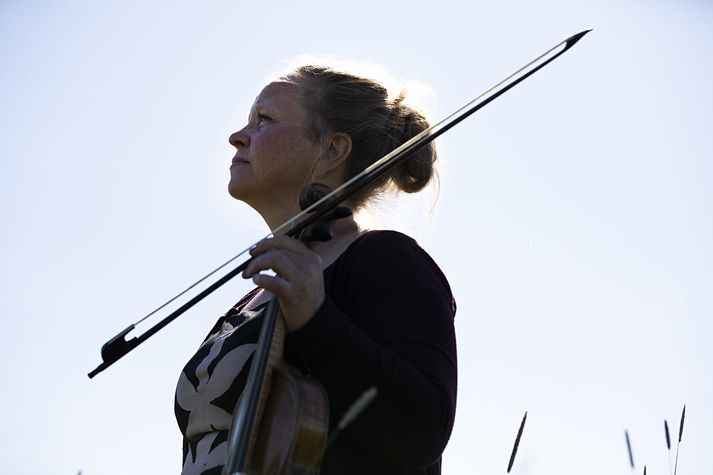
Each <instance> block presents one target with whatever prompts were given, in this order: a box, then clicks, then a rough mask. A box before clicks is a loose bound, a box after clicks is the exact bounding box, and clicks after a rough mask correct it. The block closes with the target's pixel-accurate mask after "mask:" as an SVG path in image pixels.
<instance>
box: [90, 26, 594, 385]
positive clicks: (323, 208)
mask: <svg viewBox="0 0 713 475" xmlns="http://www.w3.org/2000/svg"><path fill="white" fill-rule="evenodd" d="M590 31H591V30H585V31H582V32H580V33H577V34H576V35H572V36H570V37H569V38H567V39H565V40H563V41H561V42H560V43H558V44H556V45H555V46H553V47H552V48H550V49H549V50H547V51H545V52H544V53H542V54H541V55H540V56H538V57H537V58H535V59H533V60H532V61H530V62H529V63H527V64H526V65H525V66H523V67H521V68H520V69H518V70H517V71H515V72H514V73H512V74H511V75H509V76H508V77H506V78H505V79H503V80H502V81H500V82H498V83H497V84H495V85H494V86H493V87H491V88H490V89H488V90H487V91H485V92H483V93H482V94H480V95H479V96H477V97H475V98H474V99H472V100H471V101H469V102H468V103H466V104H465V105H463V106H462V107H460V108H459V109H458V110H456V111H455V112H453V113H452V114H450V115H449V116H447V117H446V118H444V119H443V120H441V121H440V122H438V123H436V124H434V125H432V126H431V127H429V128H427V129H425V130H424V131H422V132H420V133H419V134H417V135H415V136H414V137H412V138H411V139H409V140H408V141H406V142H404V143H403V144H402V145H400V146H399V147H397V148H395V149H394V150H393V151H391V152H389V153H388V154H386V155H384V156H383V157H381V158H380V159H378V160H377V161H375V162H374V163H372V164H371V165H370V166H368V167H367V168H365V169H364V170H363V171H362V172H360V173H358V174H357V175H355V176H354V177H352V178H351V179H349V180H347V181H346V182H344V183H343V184H342V185H340V186H339V187H338V188H335V189H334V190H333V191H331V192H330V193H328V194H326V195H325V196H324V197H322V198H321V199H319V200H317V201H316V202H314V203H313V204H312V205H310V206H309V207H307V208H305V209H304V210H302V211H301V212H299V213H298V214H296V215H295V216H293V217H292V218H290V219H288V220H287V221H285V222H284V223H282V224H281V225H280V226H278V227H277V228H275V229H273V230H272V231H271V232H270V233H269V234H267V235H266V236H265V237H264V238H263V239H265V238H268V237H270V236H274V235H276V234H279V233H282V232H284V233H285V234H287V235H288V236H292V237H296V236H299V234H300V233H301V232H302V230H304V229H305V228H306V227H308V226H310V225H311V224H313V223H315V222H316V221H318V220H320V219H322V218H324V217H325V216H326V215H327V214H328V213H333V212H334V210H335V209H336V208H337V206H338V205H339V204H340V203H342V202H344V201H345V200H346V199H348V198H349V197H351V196H352V195H354V193H356V192H357V191H359V190H360V189H361V188H363V187H364V186H365V185H366V184H368V183H370V182H372V181H373V180H374V179H376V178H378V177H380V176H382V175H383V174H385V173H387V172H388V171H389V170H391V169H392V168H394V167H396V166H397V165H398V164H399V163H401V162H403V161H404V160H406V159H407V158H409V157H410V156H411V154H413V153H414V152H415V151H416V150H418V149H420V148H421V147H423V146H425V145H427V144H428V143H430V142H433V141H434V140H435V139H436V138H438V137H439V136H441V135H442V134H444V133H445V132H447V131H448V130H450V129H451V128H452V127H454V126H455V125H456V124H459V123H460V122H462V121H463V120H465V119H466V118H468V117H470V116H471V115H472V114H474V113H475V112H477V111H478V110H480V109H482V108H483V107H485V106H486V105H488V104H490V103H491V102H492V101H494V100H495V99H496V98H498V97H500V96H501V95H502V94H504V93H506V92H507V91H509V90H510V89H512V88H513V87H515V86H516V85H518V84H520V83H521V82H522V81H524V80H525V79H527V78H528V77H530V76H531V75H533V74H535V73H536V72H537V71H539V70H540V69H542V68H544V67H545V66H547V65H548V64H549V63H551V62H552V61H554V60H555V59H557V58H558V57H559V56H560V55H562V54H563V53H564V52H565V51H567V50H569V49H570V48H571V47H572V46H574V45H575V44H576V43H577V42H578V41H579V40H580V39H582V37H583V36H584V35H586V34H587V33H589V32H590ZM251 247H252V246H251ZM249 249H250V248H247V249H245V250H244V251H242V252H241V253H239V254H237V255H236V256H234V257H232V258H231V259H229V260H228V261H226V262H225V263H223V264H222V265H220V266H219V267H217V268H216V269H215V270H213V271H212V272H210V273H209V274H207V275H206V276H204V277H202V278H201V279H200V280H198V281H196V282H195V283H194V284H192V285H190V286H189V287H188V288H186V289H185V290H184V291H183V292H181V293H179V294H178V295H176V296H175V297H173V298H171V299H170V300H168V301H167V302H165V303H164V304H162V305H161V306H159V307H157V308H156V309H155V310H153V311H152V312H150V313H148V314H147V315H146V316H144V317H143V318H141V319H140V320H139V321H137V322H135V323H132V324H131V325H129V326H128V327H126V328H125V329H124V330H122V331H121V332H119V333H118V334H117V335H116V336H114V337H113V338H111V339H110V340H109V341H107V342H106V343H104V345H103V346H102V348H101V357H102V362H101V364H99V366H97V367H96V368H95V369H94V370H93V371H91V372H90V373H89V374H88V376H89V377H90V378H93V377H94V376H96V375H97V374H99V373H100V372H102V371H104V370H105V369H107V368H108V367H109V366H111V365H112V364H114V363H115V362H116V361H117V360H119V359H120V358H121V357H123V356H124V355H126V354H127V353H129V352H130V351H131V350H133V349H134V348H136V347H137V346H138V345H140V344H141V343H143V342H144V341H146V340H147V339H149V338H150V337H151V336H153V335H154V334H155V333H157V332H158V331H159V330H161V329H162V328H163V327H165V326H166V325H168V324H169V323H171V322H172V321H173V320H175V319H176V318H178V317H179V316H180V315H182V314H183V313H185V312H186V311H187V310H188V309H190V308H191V307H193V306H194V305H195V304H197V303H198V302H200V301H201V300H203V299H204V298H205V297H207V296H208V295H210V294H211V293H213V292H214V291H215V290H216V289H218V288H219V287H221V286H222V285H223V284H225V283H226V282H228V281H229V280H231V279H232V278H233V277H235V276H236V275H238V274H240V273H241V272H242V271H243V270H245V268H246V267H247V265H248V264H249V263H250V261H251V260H252V258H250V259H248V260H247V261H245V262H243V263H242V264H240V265H239V266H237V267H235V268H234V269H232V270H231V271H229V272H227V273H226V274H225V275H223V276H222V277H220V278H219V279H218V280H216V281H215V282H213V283H212V284H211V285H210V286H208V287H207V288H205V289H204V290H203V291H201V292H200V293H198V294H197V295H196V296H194V297H193V298H191V299H190V300H189V301H188V302H186V303H185V304H183V305H181V306H180V307H179V308H178V309H176V310H175V311H173V312H172V313H171V314H169V315H168V316H166V317H165V318H163V319H162V320H161V321H159V322H158V323H156V324H155V325H154V326H153V327H151V328H149V329H148V330H146V331H145V332H144V333H142V334H141V335H139V336H135V337H133V338H131V339H130V340H127V339H126V336H127V335H128V334H129V333H130V332H131V331H132V330H134V328H136V326H137V325H139V324H140V323H141V322H143V321H144V320H146V319H148V318H149V317H151V316H152V315H154V314H156V313H157V312H159V311H160V310H162V309H163V308H165V307H166V306H168V305H170V304H171V303H173V302H174V301H176V300H177V299H179V298H180V297H182V296H183V295H185V294H186V293H187V292H189V291H190V290H192V289H193V288H195V287H196V286H198V285H199V284H201V283H203V282H204V281H205V280H206V279H208V278H210V277H211V276H213V275H215V274H216V273H217V272H218V271H220V270H221V269H223V268H224V267H226V266H227V265H228V264H230V263H231V262H233V261H235V260H236V259H237V258H238V257H240V256H242V255H244V254H245V253H246V252H247V251H248V250H249Z"/></svg>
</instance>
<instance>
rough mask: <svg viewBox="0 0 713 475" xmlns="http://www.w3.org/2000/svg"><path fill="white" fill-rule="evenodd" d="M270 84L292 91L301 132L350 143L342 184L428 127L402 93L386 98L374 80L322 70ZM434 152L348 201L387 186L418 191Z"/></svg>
mask: <svg viewBox="0 0 713 475" xmlns="http://www.w3.org/2000/svg"><path fill="white" fill-rule="evenodd" d="M276 82H278V83H288V84H293V85H295V86H296V87H297V95H298V100H299V102H300V103H301V104H302V106H303V107H304V109H305V111H306V112H307V124H306V126H307V132H308V134H309V135H310V137H311V139H312V140H314V141H316V142H319V141H320V140H321V139H322V137H324V136H325V135H327V134H332V133H344V134H347V135H348V136H349V137H350V139H351V152H350V153H349V156H348V157H347V158H346V160H345V164H344V168H343V170H344V176H343V180H347V179H349V178H351V177H352V176H354V175H356V174H357V173H359V172H361V171H362V170H364V169H365V168H366V167H368V166H369V165H371V164H372V163H374V162H375V161H376V160H378V159H379V158H381V157H382V156H384V155H386V154H387V153H389V152H391V151H392V150H393V149H395V148H396V147H398V146H399V145H401V144H403V143H404V142H406V141H407V140H409V139H410V138H412V137H413V136H415V135H417V134H418V133H419V132H421V131H423V130H425V129H426V128H428V127H429V123H428V121H427V120H426V118H425V117H424V116H423V114H421V112H419V111H418V110H416V109H414V108H412V107H411V106H409V105H406V104H405V103H404V99H405V92H404V91H402V92H401V94H399V95H398V96H396V97H391V96H390V95H389V92H388V91H387V90H386V88H385V87H384V86H382V85H381V84H379V83H378V82H377V81H375V80H372V79H367V78H363V77H359V76H356V75H353V74H350V73H346V72H341V71H338V70H335V69H332V68H330V67H327V66H315V65H306V66H299V67H297V68H295V69H294V70H293V71H292V72H289V73H287V74H285V75H284V76H282V77H281V78H279V79H278V80H277V81H276ZM435 160H436V149H435V146H434V145H433V143H431V144H428V145H427V146H425V147H423V148H422V149H421V150H419V151H418V152H416V153H415V154H414V155H413V156H412V157H411V158H409V159H407V160H406V161H405V162H402V164H401V165H399V166H398V167H396V168H395V169H394V170H392V171H391V173H390V174H389V175H388V176H385V177H383V178H381V179H380V180H377V182H375V183H374V184H373V185H372V186H370V187H369V188H367V189H364V190H363V191H361V192H360V193H358V194H357V195H355V196H354V197H353V198H352V200H351V201H352V205H353V206H357V207H358V206H361V205H363V204H365V203H366V202H368V201H369V199H370V198H372V197H374V196H375V195H376V194H378V193H379V192H380V191H381V190H382V189H384V188H385V187H388V186H389V185H393V186H394V187H395V188H397V189H398V190H401V191H405V192H407V193H414V192H417V191H419V190H421V189H423V188H424V187H425V186H426V185H427V184H428V183H429V182H430V181H431V179H432V178H433V175H434V162H435Z"/></svg>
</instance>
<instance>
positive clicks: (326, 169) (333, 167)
mask: <svg viewBox="0 0 713 475" xmlns="http://www.w3.org/2000/svg"><path fill="white" fill-rule="evenodd" d="M351 152H352V138H351V137H350V136H349V134H347V133H345V132H333V133H329V134H326V135H325V136H324V137H323V139H322V156H321V158H320V160H319V161H318V162H317V166H316V170H315V171H316V173H317V175H318V176H320V177H328V176H329V177H331V178H336V179H338V180H340V181H339V184H341V180H342V179H343V173H342V170H343V167H344V165H345V164H346V160H347V158H348V157H349V154H351ZM337 172H338V173H337ZM335 174H336V176H335Z"/></svg>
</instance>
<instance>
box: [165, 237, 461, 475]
mask: <svg viewBox="0 0 713 475" xmlns="http://www.w3.org/2000/svg"><path fill="white" fill-rule="evenodd" d="M324 278H325V290H326V299H325V301H324V303H323V304H322V306H321V307H320V308H319V310H318V311H317V313H316V314H315V315H314V316H313V318H312V319H311V320H310V321H309V322H308V323H307V324H305V325H304V326H303V327H302V328H300V329H299V330H297V331H295V332H292V333H290V334H289V335H288V336H287V340H286V348H285V359H286V360H287V361H288V362H289V363H292V364H295V365H296V366H298V367H301V368H302V369H303V370H304V371H305V372H306V373H308V374H310V375H312V376H313V377H315V378H316V379H317V380H319V381H320V382H321V383H322V384H323V385H324V387H325V389H326V391H327V395H328V397H329V408H330V424H331V426H332V427H330V430H331V429H334V425H336V423H337V422H338V421H339V419H340V418H341V416H342V415H343V414H344V412H345V411H346V410H347V408H348V407H349V406H350V405H351V404H352V403H353V402H354V401H355V400H356V399H357V398H358V397H359V396H360V395H361V394H362V393H363V391H364V390H366V389H367V388H369V387H371V386H376V387H377V389H378V391H379V393H378V396H377V398H376V399H375V400H374V402H373V403H372V404H371V405H370V406H369V407H368V408H367V410H366V411H365V412H364V413H363V414H362V415H360V416H359V417H358V418H357V419H356V420H355V421H354V422H353V423H352V424H351V425H350V426H349V427H347V428H346V429H345V430H344V431H343V432H342V433H341V434H340V435H339V436H338V437H337V438H336V439H335V440H334V442H333V444H332V445H331V446H330V447H329V449H328V451H327V452H326V454H325V456H324V459H323V462H322V470H321V472H320V473H321V474H322V475H350V474H359V475H363V474H365V473H368V474H372V475H379V474H389V475H400V474H403V475H407V474H408V475H417V474H418V475H421V474H423V475H435V474H440V455H441V453H442V451H443V449H444V447H445V445H446V442H447V441H448V437H449V436H450V432H451V428H452V426H453V420H454V417H455V404H456V383H457V369H456V343H455V334H454V329H453V317H454V315H455V302H454V300H453V296H452V294H451V290H450V287H449V285H448V282H447V280H446V278H445V277H444V275H443V273H442V272H441V271H440V269H439V268H438V266H437V265H436V264H435V262H433V260H432V259H431V258H430V256H428V254H427V253H426V252H425V251H424V250H423V249H421V248H420V247H419V246H418V244H417V243H416V242H415V241H414V240H413V239H411V238H409V237H408V236H405V235H403V234H401V233H397V232H394V231H371V232H368V233H365V234H363V235H362V236H360V237H359V238H357V240H355V241H354V242H353V243H352V244H351V245H350V246H349V247H348V248H347V250H346V251H345V252H344V253H343V254H342V255H341V256H340V257H339V258H338V259H337V260H336V261H335V262H334V263H333V264H332V265H330V266H329V267H328V268H327V269H326V270H325V271H324ZM252 295H253V294H252V293H251V294H249V295H248V296H246V297H245V298H243V299H242V300H241V301H240V302H238V304H237V305H236V306H235V307H234V308H233V309H231V311H229V312H228V313H227V314H226V315H225V316H223V317H222V318H221V319H220V320H219V321H218V323H217V324H216V325H215V327H214V328H213V330H212V331H211V335H210V336H209V337H208V339H206V341H205V342H204V343H203V345H202V346H201V347H200V349H199V351H198V353H197V354H196V355H195V356H194V357H193V358H192V359H191V360H190V361H189V363H188V364H187V365H186V367H185V368H184V371H183V372H182V374H181V379H180V380H179V384H178V387H177V390H176V416H177V419H178V423H179V427H180V428H181V431H182V432H183V434H184V469H183V474H184V475H189V474H206V475H207V474H213V473H220V471H219V470H220V465H222V464H223V463H224V460H225V446H226V442H225V440H226V438H227V431H228V429H229V427H230V420H231V418H232V414H230V412H231V411H232V408H233V407H234V406H235V402H236V401H237V398H238V397H239V395H240V392H241V391H242V387H243V386H244V384H245V377H246V376H247V370H248V368H249V362H250V357H251V354H252V350H253V348H254V343H255V341H257V333H258V331H259V325H260V322H261V318H259V317H260V314H261V309H255V310H254V311H252V312H241V309H242V307H243V306H244V305H245V304H246V303H247V301H249V298H250V297H251V296H252ZM226 363H227V364H226ZM213 467H214V468H213Z"/></svg>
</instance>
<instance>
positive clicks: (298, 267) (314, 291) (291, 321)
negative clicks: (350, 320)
mask: <svg viewBox="0 0 713 475" xmlns="http://www.w3.org/2000/svg"><path fill="white" fill-rule="evenodd" d="M250 255H251V256H253V259H252V261H251V262H250V264H248V266H247V268H246V269H245V271H243V277H245V278H250V277H252V279H253V282H255V285H257V286H258V287H261V288H263V289H265V290H267V291H268V292H270V293H272V294H273V295H274V296H275V297H277V299H278V301H279V303H280V310H281V311H282V315H283V317H284V319H285V324H286V325H287V331H288V332H291V331H295V330H297V329H299V328H301V327H302V326H303V325H304V324H305V323H307V322H308V321H309V320H310V319H311V318H312V316H313V315H314V314H315V312H316V311H317V310H318V309H319V307H320V306H321V305H322V303H323V302H324V277H323V275H322V258H321V257H320V256H319V254H316V253H315V252H313V251H311V250H309V249H308V248H307V246H305V245H304V244H303V243H302V242H300V241H298V240H297V239H293V238H291V237H287V236H278V237H275V238H270V239H265V240H263V241H260V242H259V243H258V244H257V245H256V246H255V247H254V248H253V249H251V250H250ZM264 270H272V271H273V272H275V274H276V275H275V276H271V275H266V274H260V273H259V272H261V271H264Z"/></svg>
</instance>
